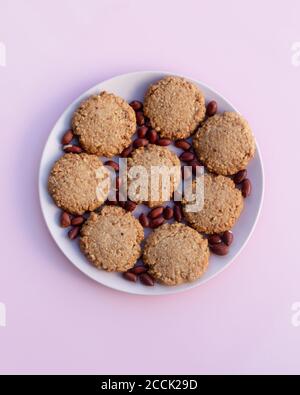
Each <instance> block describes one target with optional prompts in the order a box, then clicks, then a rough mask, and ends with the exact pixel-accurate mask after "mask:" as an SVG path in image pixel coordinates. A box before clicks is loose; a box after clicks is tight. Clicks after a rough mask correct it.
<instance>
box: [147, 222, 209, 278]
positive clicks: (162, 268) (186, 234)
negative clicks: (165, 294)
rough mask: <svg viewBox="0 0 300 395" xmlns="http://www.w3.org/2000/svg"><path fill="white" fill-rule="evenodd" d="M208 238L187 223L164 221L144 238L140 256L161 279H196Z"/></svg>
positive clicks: (202, 266) (204, 263)
mask: <svg viewBox="0 0 300 395" xmlns="http://www.w3.org/2000/svg"><path fill="white" fill-rule="evenodd" d="M208 259H209V248H208V243H207V240H206V239H204V238H203V237H202V236H201V235H200V234H199V233H198V232H196V231H195V230H194V229H192V228H190V227H189V226H186V225H183V224H180V223H174V224H165V225H162V226H161V227H160V228H158V229H156V230H154V232H153V233H151V234H150V236H149V237H148V238H147V240H146V245H145V248H144V254H143V260H144V263H145V264H147V265H149V273H150V274H151V275H152V276H153V277H154V278H155V279H156V280H157V281H158V282H160V283H162V284H165V285H178V284H181V283H184V282H191V281H195V280H197V279H198V278H199V277H201V276H202V274H203V273H204V272H205V271H206V269H207V266H208Z"/></svg>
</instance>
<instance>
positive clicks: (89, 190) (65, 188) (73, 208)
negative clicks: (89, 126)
mask: <svg viewBox="0 0 300 395" xmlns="http://www.w3.org/2000/svg"><path fill="white" fill-rule="evenodd" d="M109 186H110V182H109V177H108V172H107V170H106V169H105V167H104V166H103V165H102V162H101V161H100V159H99V158H98V157H97V156H95V155H88V154H85V153H82V154H65V155H64V156H62V157H61V158H60V159H58V160H57V161H56V162H55V164H54V166H53V168H52V170H51V172H50V175H49V179H48V190H49V193H50V195H51V196H52V197H53V200H54V202H55V203H56V205H57V206H58V207H60V208H61V209H63V210H66V211H68V212H69V213H71V214H78V215H81V214H83V213H84V212H85V211H92V210H95V209H96V208H98V207H99V206H100V205H101V204H102V203H103V202H104V200H105V199H106V197H107V195H108V192H109Z"/></svg>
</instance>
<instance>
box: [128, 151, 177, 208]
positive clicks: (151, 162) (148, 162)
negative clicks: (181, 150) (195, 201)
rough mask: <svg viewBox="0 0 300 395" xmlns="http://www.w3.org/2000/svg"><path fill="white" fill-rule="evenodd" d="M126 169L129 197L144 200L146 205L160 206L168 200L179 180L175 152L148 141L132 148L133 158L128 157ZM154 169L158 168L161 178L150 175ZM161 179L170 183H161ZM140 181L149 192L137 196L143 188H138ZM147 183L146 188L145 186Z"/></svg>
mask: <svg viewBox="0 0 300 395" xmlns="http://www.w3.org/2000/svg"><path fill="white" fill-rule="evenodd" d="M140 167H141V171H142V170H144V172H143V173H141V172H140V171H139V169H140ZM151 168H152V173H151ZM127 169H128V178H127V185H128V195H129V198H130V199H131V200H133V201H135V202H137V203H142V202H145V203H147V204H148V206H149V207H155V206H159V205H161V204H162V203H163V202H164V201H168V200H170V198H171V196H172V194H173V192H174V190H176V188H177V186H178V184H179V182H180V176H181V173H180V160H179V159H178V157H177V155H175V154H174V153H173V152H171V151H169V150H168V148H166V147H161V146H158V145H154V144H149V145H147V146H146V147H141V148H138V149H136V150H135V151H133V153H132V157H131V158H128V161H127ZM155 169H156V170H158V169H160V172H161V174H162V175H163V176H164V177H155V176H154V175H153V171H154V170H155ZM135 171H136V172H135ZM137 177H138V179H137ZM137 180H138V182H137ZM164 180H166V181H167V180H169V184H168V182H164ZM140 182H141V183H142V184H143V186H144V187H145V188H144V190H145V191H146V192H148V194H147V196H141V195H140V192H141V191H142V189H140V188H139V187H138V184H140ZM147 185H148V190H147V188H146V187H147ZM155 193H156V194H157V195H156V196H155V195H154V194H155Z"/></svg>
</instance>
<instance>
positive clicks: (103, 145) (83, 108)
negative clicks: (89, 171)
mask: <svg viewBox="0 0 300 395" xmlns="http://www.w3.org/2000/svg"><path fill="white" fill-rule="evenodd" d="M72 128H73V131H74V134H76V135H78V136H79V141H80V145H81V146H82V147H83V148H84V150H85V151H86V152H88V153H90V154H96V155H98V156H107V157H112V156H114V155H118V154H120V153H121V152H122V151H123V149H124V148H125V147H127V146H128V145H129V144H130V142H131V137H132V136H133V134H134V133H135V130H136V117H135V112H134V110H133V109H132V108H131V107H130V105H129V104H128V103H127V102H126V101H125V100H123V99H122V98H121V97H118V96H116V95H114V94H112V93H107V92H101V93H100V94H99V95H97V96H91V97H89V98H88V99H87V100H85V101H84V102H82V103H81V104H80V106H79V108H78V109H77V110H76V111H75V113H74V115H73V119H72Z"/></svg>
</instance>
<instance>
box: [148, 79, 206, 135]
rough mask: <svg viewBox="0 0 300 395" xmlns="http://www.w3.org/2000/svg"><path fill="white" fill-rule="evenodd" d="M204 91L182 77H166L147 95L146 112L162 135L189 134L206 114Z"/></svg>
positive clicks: (153, 125)
mask: <svg viewBox="0 0 300 395" xmlns="http://www.w3.org/2000/svg"><path fill="white" fill-rule="evenodd" d="M205 111H206V110H205V99H204V95H203V93H202V92H201V91H200V90H199V89H198V88H197V87H196V86H195V85H194V84H192V83H191V82H189V81H187V80H186V79H184V78H181V77H172V76H170V77H165V78H163V79H161V80H159V81H158V82H156V83H155V84H152V85H151V86H150V87H149V89H148V91H147V92H146V95H145V99H144V114H145V115H146V116H147V117H148V118H149V119H150V122H151V126H152V127H153V128H155V129H156V130H157V131H158V132H159V133H160V135H161V136H162V137H166V138H170V139H182V138H187V137H189V136H190V135H191V134H192V133H194V131H195V130H196V128H197V127H198V125H199V123H200V122H201V121H203V119H204V117H205Z"/></svg>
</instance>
